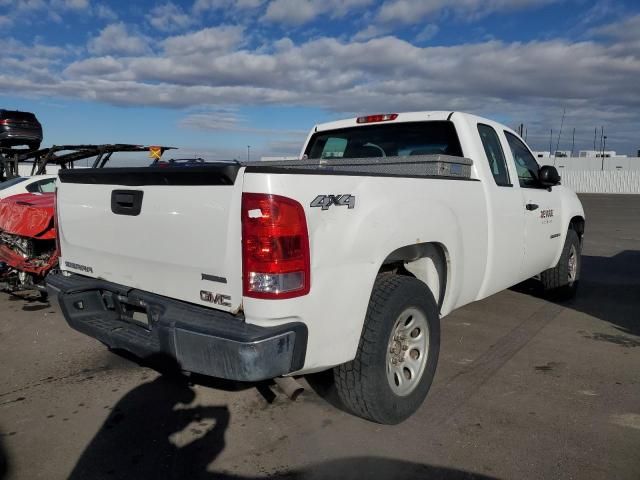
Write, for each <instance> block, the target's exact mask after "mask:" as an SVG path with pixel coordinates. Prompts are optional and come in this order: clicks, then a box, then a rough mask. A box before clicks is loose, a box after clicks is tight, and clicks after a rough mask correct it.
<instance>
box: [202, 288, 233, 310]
mask: <svg viewBox="0 0 640 480" xmlns="http://www.w3.org/2000/svg"><path fill="white" fill-rule="evenodd" d="M200 300H202V301H203V302H209V303H215V304H216V305H221V306H223V307H230V306H231V297H230V296H229V295H224V294H222V293H212V292H207V291H206V290H200Z"/></svg>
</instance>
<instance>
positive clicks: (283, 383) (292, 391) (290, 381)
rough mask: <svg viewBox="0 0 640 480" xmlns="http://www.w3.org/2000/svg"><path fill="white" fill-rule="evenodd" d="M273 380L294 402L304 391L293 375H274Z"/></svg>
mask: <svg viewBox="0 0 640 480" xmlns="http://www.w3.org/2000/svg"><path fill="white" fill-rule="evenodd" d="M273 381H274V382H276V385H278V387H280V390H282V391H283V392H284V394H285V395H286V396H287V397H289V399H291V400H292V401H294V402H295V400H296V399H297V398H298V397H299V396H300V394H301V393H302V392H304V387H303V386H302V385H301V384H300V383H298V381H297V380H296V379H295V378H293V377H276V378H274V379H273Z"/></svg>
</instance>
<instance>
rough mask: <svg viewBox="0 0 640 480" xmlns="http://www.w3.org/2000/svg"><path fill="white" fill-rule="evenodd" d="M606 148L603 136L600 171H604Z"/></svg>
mask: <svg viewBox="0 0 640 480" xmlns="http://www.w3.org/2000/svg"><path fill="white" fill-rule="evenodd" d="M606 148H607V136H606V135H604V136H603V137H602V168H601V169H600V170H601V171H603V170H604V151H605V149H606Z"/></svg>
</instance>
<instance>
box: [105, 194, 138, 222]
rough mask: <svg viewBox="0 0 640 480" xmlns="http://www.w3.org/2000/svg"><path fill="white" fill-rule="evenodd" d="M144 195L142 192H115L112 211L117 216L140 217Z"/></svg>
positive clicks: (112, 195)
mask: <svg viewBox="0 0 640 480" xmlns="http://www.w3.org/2000/svg"><path fill="white" fill-rule="evenodd" d="M143 194H144V192H143V191H142V190H113V191H112V192H111V211H112V212H113V213H115V214H116V215H132V216H136V215H140V210H141V209H142V195H143Z"/></svg>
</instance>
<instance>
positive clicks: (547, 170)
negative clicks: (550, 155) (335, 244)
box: [538, 165, 560, 188]
mask: <svg viewBox="0 0 640 480" xmlns="http://www.w3.org/2000/svg"><path fill="white" fill-rule="evenodd" d="M538 180H539V181H540V185H542V186H543V187H546V188H551V187H554V186H556V185H558V184H559V183H560V174H559V173H558V170H556V167H553V166H551V165H543V166H542V167H540V170H539V171H538Z"/></svg>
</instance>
